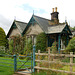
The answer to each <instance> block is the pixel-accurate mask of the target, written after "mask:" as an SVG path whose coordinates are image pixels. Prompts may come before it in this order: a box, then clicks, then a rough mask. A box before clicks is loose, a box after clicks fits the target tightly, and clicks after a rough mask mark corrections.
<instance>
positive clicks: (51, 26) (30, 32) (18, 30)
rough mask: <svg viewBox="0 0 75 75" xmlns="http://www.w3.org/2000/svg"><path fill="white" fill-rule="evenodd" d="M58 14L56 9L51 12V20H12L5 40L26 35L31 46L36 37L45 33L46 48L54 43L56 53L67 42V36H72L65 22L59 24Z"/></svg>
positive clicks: (35, 17) (33, 18)
mask: <svg viewBox="0 0 75 75" xmlns="http://www.w3.org/2000/svg"><path fill="white" fill-rule="evenodd" d="M58 15H59V12H57V7H56V8H55V9H54V8H53V10H52V13H51V20H49V19H45V18H42V17H39V16H36V15H34V14H33V15H32V17H31V19H30V21H29V22H28V23H24V22H20V21H16V20H14V22H13V24H12V25H11V28H10V30H9V32H8V34H7V38H8V39H10V38H11V36H13V35H15V36H16V35H17V34H18V35H20V36H23V35H24V34H26V36H27V38H29V37H31V38H32V42H33V44H35V43H36V36H37V35H38V34H39V33H41V32H45V34H46V35H47V37H48V39H47V46H48V47H51V46H52V43H53V42H54V41H56V42H57V43H58V51H59V52H60V50H63V49H64V48H65V46H66V45H67V44H68V42H69V39H70V38H69V36H70V35H72V33H71V30H70V28H69V26H68V24H67V22H64V23H59V17H58Z"/></svg>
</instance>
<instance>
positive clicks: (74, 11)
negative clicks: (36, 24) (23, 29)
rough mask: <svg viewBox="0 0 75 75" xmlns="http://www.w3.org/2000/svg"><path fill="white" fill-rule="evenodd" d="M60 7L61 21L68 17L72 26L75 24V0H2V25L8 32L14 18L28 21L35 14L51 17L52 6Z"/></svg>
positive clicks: (0, 4) (0, 10) (0, 14)
mask: <svg viewBox="0 0 75 75" xmlns="http://www.w3.org/2000/svg"><path fill="white" fill-rule="evenodd" d="M55 7H57V8H58V12H59V21H60V22H61V23H62V22H65V17H66V18H67V22H68V24H70V26H71V27H74V26H75V0H0V27H2V28H3V29H4V30H5V32H6V34H7V32H8V31H9V29H10V27H11V25H12V23H13V21H14V19H16V20H19V21H23V22H28V21H29V20H30V18H31V16H32V14H33V10H34V15H37V16H41V17H44V18H47V19H51V15H50V13H51V12H52V8H55Z"/></svg>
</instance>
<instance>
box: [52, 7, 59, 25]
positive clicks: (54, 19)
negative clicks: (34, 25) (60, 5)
mask: <svg viewBox="0 0 75 75" xmlns="http://www.w3.org/2000/svg"><path fill="white" fill-rule="evenodd" d="M58 14H59V12H57V7H55V12H54V8H52V13H51V20H52V21H53V22H54V24H59V19H58Z"/></svg>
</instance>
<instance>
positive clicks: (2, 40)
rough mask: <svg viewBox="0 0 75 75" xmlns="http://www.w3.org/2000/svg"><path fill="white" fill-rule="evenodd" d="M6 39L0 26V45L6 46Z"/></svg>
mask: <svg viewBox="0 0 75 75" xmlns="http://www.w3.org/2000/svg"><path fill="white" fill-rule="evenodd" d="M6 44H7V39H6V34H5V32H4V30H3V29H2V28H1V27H0V46H6Z"/></svg>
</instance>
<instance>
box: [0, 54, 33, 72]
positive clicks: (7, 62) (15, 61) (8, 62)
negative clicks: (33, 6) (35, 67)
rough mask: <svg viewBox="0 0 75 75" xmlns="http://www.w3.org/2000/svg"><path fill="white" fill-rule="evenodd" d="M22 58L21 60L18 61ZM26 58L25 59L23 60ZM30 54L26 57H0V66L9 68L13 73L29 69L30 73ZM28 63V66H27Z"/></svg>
mask: <svg viewBox="0 0 75 75" xmlns="http://www.w3.org/2000/svg"><path fill="white" fill-rule="evenodd" d="M20 58H22V59H20ZM25 58H26V59H25ZM31 59H32V54H30V55H27V56H17V55H2V54H1V55H0V66H2V67H10V68H11V69H13V70H14V72H15V71H19V70H21V69H22V70H23V69H27V68H28V67H31V71H32V60H31ZM27 63H28V64H27Z"/></svg>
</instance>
